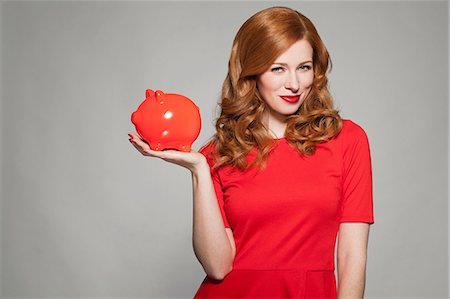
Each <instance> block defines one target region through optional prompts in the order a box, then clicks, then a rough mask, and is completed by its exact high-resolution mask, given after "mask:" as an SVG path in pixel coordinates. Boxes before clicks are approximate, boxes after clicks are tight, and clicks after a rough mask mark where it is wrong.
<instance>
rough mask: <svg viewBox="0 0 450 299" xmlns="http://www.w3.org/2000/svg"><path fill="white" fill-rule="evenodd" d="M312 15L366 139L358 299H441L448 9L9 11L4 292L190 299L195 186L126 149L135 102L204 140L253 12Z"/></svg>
mask: <svg viewBox="0 0 450 299" xmlns="http://www.w3.org/2000/svg"><path fill="white" fill-rule="evenodd" d="M272 5H287V6H290V7H292V8H294V9H297V10H299V11H300V12H302V13H304V14H305V15H306V16H308V17H309V18H310V19H311V20H312V21H313V23H314V24H315V25H316V27H317V29H318V31H319V34H321V36H322V38H323V40H324V42H325V44H326V45H327V47H328V50H329V52H330V53H331V57H332V60H333V63H334V69H333V71H332V73H331V76H330V86H331V90H332V93H333V95H334V97H335V100H336V103H337V106H338V108H339V109H340V110H341V113H342V115H343V116H344V117H345V118H349V119H352V120H353V121H355V122H356V123H358V124H360V125H361V126H362V127H363V128H364V129H365V130H366V132H367V134H368V136H369V140H370V144H371V150H372V163H373V180H374V208H375V224H374V225H372V226H371V231H370V238H369V251H368V254H369V256H368V264H367V265H368V268H367V282H366V283H367V284H366V298H399V297H403V298H413V297H417V298H431V297H440V298H447V296H448V264H449V263H448V255H447V253H448V202H447V196H448V189H447V188H448V187H447V186H448V173H447V167H448V103H447V99H448V90H447V85H448V11H449V9H448V3H447V2H427V3H425V2H379V3H374V2H334V1H333V2H298V1H297V2H252V3H250V2H228V3H223V2H182V3H181V2H167V3H162V2H78V3H75V2H3V3H2V6H1V22H2V23H1V26H2V31H1V34H2V47H1V52H2V53H1V54H2V59H1V66H2V80H1V83H2V98H1V134H2V135H1V158H2V160H1V163H2V168H1V169H2V173H1V175H2V177H1V178H2V179H1V184H2V185H1V187H2V188H1V191H2V194H1V196H2V214H1V228H2V234H1V237H2V239H1V241H2V246H1V249H2V254H1V260H2V265H1V283H2V291H1V294H2V296H3V297H4V298H13V297H23V298H31V297H33V298H36V297H45V298H49V297H73V298H76V297H80V298H81V297H83V298H98V297H108V298H112V297H118V298H125V297H146V298H172V297H180V298H181V297H183V298H189V297H191V298H192V296H193V294H194V293H195V291H196V290H197V288H198V286H199V284H200V283H201V280H202V279H203V277H204V272H203V269H202V268H201V266H200V264H199V263H198V261H197V260H196V258H195V255H194V253H193V250H192V243H191V242H192V241H191V237H192V235H191V234H192V191H191V177H190V173H189V171H187V170H186V169H184V168H181V167H179V166H176V165H173V164H169V163H167V162H164V161H162V160H159V159H155V158H149V157H143V156H142V155H140V154H139V153H138V152H137V151H136V150H135V149H134V148H133V147H132V146H131V144H129V142H128V136H127V133H128V132H130V131H134V130H135V129H134V127H133V126H132V124H131V122H130V115H131V113H132V112H133V111H134V110H135V109H136V108H137V106H138V105H139V104H140V103H141V101H142V100H143V99H144V95H145V90H146V89H148V88H151V89H161V90H164V91H166V92H174V93H180V94H184V95H186V96H188V97H190V98H191V99H193V100H194V101H195V102H196V103H197V104H198V105H199V106H200V109H201V112H202V118H203V128H202V132H201V134H200V136H199V138H198V140H197V141H196V142H195V143H194V146H193V147H194V149H196V150H197V149H198V148H199V147H200V146H201V145H202V144H203V143H204V142H205V141H206V140H207V139H208V138H209V137H210V136H211V135H212V134H213V128H214V127H213V120H214V117H215V116H216V103H217V100H218V97H219V94H220V88H221V85H222V82H223V80H224V78H225V75H226V70H227V64H228V58H229V51H230V49H231V43H232V40H233V38H234V35H235V34H236V32H237V30H238V29H239V27H240V26H241V24H242V23H243V22H244V21H245V20H246V19H247V18H248V17H250V16H251V15H253V14H254V13H256V12H257V11H259V10H261V9H263V8H266V7H269V6H272Z"/></svg>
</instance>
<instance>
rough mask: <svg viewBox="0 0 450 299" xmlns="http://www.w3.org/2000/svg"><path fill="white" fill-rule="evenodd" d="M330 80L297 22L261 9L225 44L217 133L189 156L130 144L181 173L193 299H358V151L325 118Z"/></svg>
mask: <svg viewBox="0 0 450 299" xmlns="http://www.w3.org/2000/svg"><path fill="white" fill-rule="evenodd" d="M330 69H331V60H330V58H329V55H328V52H327V50H326V48H325V46H324V44H323V43H322V41H321V39H320V37H319V35H318V33H317V31H316V29H315V27H314V25H313V24H312V23H311V21H310V20H309V19H308V18H306V17H305V16H303V15H302V14H300V13H299V12H297V11H295V10H292V9H290V8H287V7H272V8H267V9H264V10H262V11H260V12H258V13H256V14H255V15H253V16H252V17H251V18H249V19H248V20H247V21H246V22H245V23H244V24H243V25H242V27H241V28H240V29H239V31H238V33H237V35H236V37H235V39H234V42H233V47H232V51H231V56H230V61H229V71H228V75H227V77H226V79H225V82H224V84H223V89H222V100H221V103H220V106H221V115H220V117H219V118H218V119H217V122H216V130H217V132H216V134H215V135H214V138H213V139H212V140H210V141H209V142H208V143H207V144H206V145H205V146H203V147H202V148H201V149H200V152H199V153H197V152H190V153H182V152H177V151H164V152H156V151H152V150H150V148H149V146H148V144H146V143H145V142H144V141H143V140H142V139H140V138H139V136H137V135H136V134H130V137H131V139H130V141H131V142H132V143H133V145H134V146H135V147H136V148H137V149H138V150H139V151H140V152H141V153H142V154H143V155H146V156H153V157H159V158H162V159H164V160H166V161H168V162H172V163H176V164H178V165H181V166H183V167H186V168H187V169H189V170H190V171H191V173H192V184H193V197H194V209H193V211H194V215H193V247H194V252H195V254H196V256H197V258H198V260H199V262H200V263H201V265H202V266H203V268H204V270H205V272H206V274H207V275H206V277H205V279H204V280H203V282H202V283H201V285H200V287H199V289H198V291H197V292H196V294H195V296H194V298H362V297H363V294H364V286H365V267H366V257H367V242H368V234H369V225H370V224H372V223H374V218H373V203H372V178H371V162H370V151H369V144H368V140H367V136H366V134H365V132H364V130H363V129H362V128H361V127H360V126H358V125H357V124H355V123H354V122H352V121H350V120H343V119H341V117H340V116H339V114H338V111H336V110H335V109H334V108H333V101H332V98H331V96H330V93H329V91H328V87H327V74H328V71H329V70H330ZM336 237H338V242H337V249H338V251H337V252H338V253H337V258H338V259H337V266H338V271H337V272H338V278H339V279H338V282H339V283H338V286H337V287H336V279H335V274H334V270H335V267H334V250H335V244H336Z"/></svg>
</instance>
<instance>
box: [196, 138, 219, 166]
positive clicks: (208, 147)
mask: <svg viewBox="0 0 450 299" xmlns="http://www.w3.org/2000/svg"><path fill="white" fill-rule="evenodd" d="M215 148H216V142H215V140H214V138H212V139H210V140H208V141H207V142H206V143H205V144H204V145H203V146H202V147H200V149H199V150H198V152H199V153H200V154H202V155H203V156H205V158H206V160H207V161H208V164H209V165H210V166H212V165H214V163H215V159H214V155H213V153H214V151H215Z"/></svg>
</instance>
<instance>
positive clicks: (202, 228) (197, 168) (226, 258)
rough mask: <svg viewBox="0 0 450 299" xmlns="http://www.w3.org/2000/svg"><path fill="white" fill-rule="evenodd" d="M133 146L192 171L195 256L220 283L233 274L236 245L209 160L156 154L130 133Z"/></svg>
mask: <svg viewBox="0 0 450 299" xmlns="http://www.w3.org/2000/svg"><path fill="white" fill-rule="evenodd" d="M128 135H129V136H130V142H131V143H132V144H133V146H134V147H135V148H136V149H137V150H138V151H139V152H140V153H141V154H142V155H144V156H151V157H157V158H160V159H163V160H165V161H168V162H171V163H175V164H178V165H180V166H183V167H185V168H187V169H189V170H190V171H191V174H192V189H193V193H194V196H193V197H194V217H193V218H194V220H193V226H194V227H193V230H192V234H193V245H194V252H195V255H196V256H197V258H198V260H199V261H200V264H201V265H202V266H203V269H204V270H205V272H206V273H207V275H208V276H210V277H212V278H214V279H217V280H221V279H223V277H225V275H226V274H228V272H230V271H231V269H232V265H233V260H234V256H235V252H236V249H235V243H234V238H233V233H232V231H231V229H229V228H224V223H223V221H222V215H221V212H220V210H219V209H220V208H219V205H218V202H217V197H216V194H215V190H214V185H213V182H212V178H211V172H210V169H209V165H208V162H207V160H206V157H205V156H204V155H203V154H201V153H197V152H192V151H191V152H190V153H184V152H179V151H174V150H168V151H154V150H151V149H150V146H149V145H148V143H147V142H145V141H144V140H142V139H141V138H140V137H139V136H138V135H136V134H134V133H129V134H128Z"/></svg>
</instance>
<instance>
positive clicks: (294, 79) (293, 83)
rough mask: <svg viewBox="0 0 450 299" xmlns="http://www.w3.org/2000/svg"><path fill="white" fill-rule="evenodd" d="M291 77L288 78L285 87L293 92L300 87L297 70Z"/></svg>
mask: <svg viewBox="0 0 450 299" xmlns="http://www.w3.org/2000/svg"><path fill="white" fill-rule="evenodd" d="M288 76H289V77H288V78H287V79H286V82H285V85H284V86H285V87H286V89H289V90H291V91H293V92H297V91H298V89H299V85H300V84H299V82H298V76H297V74H296V73H295V72H291V73H290V74H289V75H288Z"/></svg>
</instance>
